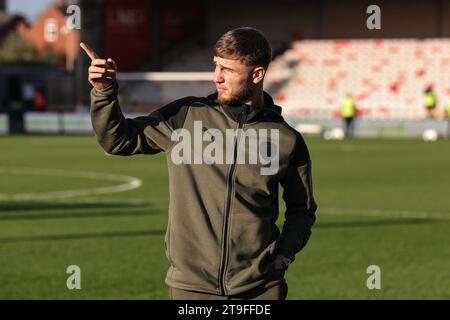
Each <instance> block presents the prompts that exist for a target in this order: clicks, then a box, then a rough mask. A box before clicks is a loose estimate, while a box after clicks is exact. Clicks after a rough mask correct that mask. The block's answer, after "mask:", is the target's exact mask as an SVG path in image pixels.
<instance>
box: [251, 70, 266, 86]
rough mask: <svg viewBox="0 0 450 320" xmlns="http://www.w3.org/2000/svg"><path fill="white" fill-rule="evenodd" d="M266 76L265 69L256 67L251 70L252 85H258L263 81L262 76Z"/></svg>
mask: <svg viewBox="0 0 450 320" xmlns="http://www.w3.org/2000/svg"><path fill="white" fill-rule="evenodd" d="M265 74H266V69H264V68H263V67H256V68H254V69H253V73H252V81H253V83H254V84H259V83H260V82H261V81H263V79H264V75H265Z"/></svg>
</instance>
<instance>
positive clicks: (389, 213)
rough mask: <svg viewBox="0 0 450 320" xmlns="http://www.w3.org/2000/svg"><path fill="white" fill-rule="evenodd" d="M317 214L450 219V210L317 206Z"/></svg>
mask: <svg viewBox="0 0 450 320" xmlns="http://www.w3.org/2000/svg"><path fill="white" fill-rule="evenodd" d="M318 211H319V214H320V213H324V214H329V215H352V216H367V217H390V218H415V219H426V218H436V219H450V212H426V211H409V210H392V209H386V210H383V209H356V208H319V209H318Z"/></svg>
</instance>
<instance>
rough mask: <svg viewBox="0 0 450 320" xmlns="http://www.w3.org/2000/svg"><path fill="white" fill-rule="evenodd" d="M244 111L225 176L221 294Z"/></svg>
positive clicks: (246, 110) (247, 110) (246, 111)
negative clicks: (225, 193)
mask: <svg viewBox="0 0 450 320" xmlns="http://www.w3.org/2000/svg"><path fill="white" fill-rule="evenodd" d="M244 108H245V109H244V111H243V112H242V114H241V116H240V119H239V125H238V127H237V129H238V132H237V135H236V138H235V145H234V150H233V162H232V163H231V167H230V170H229V172H228V178H227V200H226V201H227V202H226V207H225V214H224V218H223V219H224V223H223V229H222V234H223V242H222V262H221V264H220V272H219V292H220V294H221V295H226V294H227V290H226V287H225V272H226V269H227V267H228V224H229V220H230V218H229V216H230V212H231V197H232V196H233V193H234V173H235V171H236V162H237V156H238V147H239V143H240V138H241V133H240V130H239V129H242V128H243V127H244V123H245V121H246V120H247V115H248V113H249V112H250V108H249V107H247V106H244Z"/></svg>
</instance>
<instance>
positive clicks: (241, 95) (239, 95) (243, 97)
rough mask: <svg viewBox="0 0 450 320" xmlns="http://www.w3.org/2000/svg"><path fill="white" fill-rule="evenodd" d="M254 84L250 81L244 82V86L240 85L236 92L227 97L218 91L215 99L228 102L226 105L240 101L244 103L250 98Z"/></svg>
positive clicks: (253, 90)
mask: <svg viewBox="0 0 450 320" xmlns="http://www.w3.org/2000/svg"><path fill="white" fill-rule="evenodd" d="M255 89H256V86H254V85H253V83H251V82H247V83H245V85H244V86H242V87H241V88H240V89H239V91H238V92H236V93H234V94H232V95H231V96H229V97H226V98H225V97H223V96H221V94H220V93H218V94H217V99H218V100H219V102H220V103H222V104H228V105H237V104H241V103H245V102H246V101H248V100H250V98H251V97H252V96H253V94H254V93H255Z"/></svg>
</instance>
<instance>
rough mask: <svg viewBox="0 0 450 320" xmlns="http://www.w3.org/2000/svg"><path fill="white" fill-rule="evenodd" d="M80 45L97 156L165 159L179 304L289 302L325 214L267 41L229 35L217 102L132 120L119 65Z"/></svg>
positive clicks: (217, 59) (171, 280)
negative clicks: (280, 100)
mask: <svg viewBox="0 0 450 320" xmlns="http://www.w3.org/2000/svg"><path fill="white" fill-rule="evenodd" d="M81 46H82V48H83V49H84V50H85V51H86V53H87V54H88V55H89V57H90V58H91V60H92V62H91V66H90V67H89V82H90V83H91V84H92V86H93V87H94V88H93V89H92V91H91V117H92V124H93V128H94V131H95V134H96V137H97V140H98V142H99V143H100V145H101V146H102V147H103V148H104V150H105V151H106V152H108V153H110V154H115V155H133V154H155V153H158V152H161V151H163V152H165V154H166V158H167V163H168V169H169V186H170V187H169V189H170V203H169V218H168V226H167V231H166V237H165V245H166V256H167V259H168V260H169V262H170V268H169V270H168V272H167V276H166V284H167V285H168V286H169V287H170V289H169V294H170V297H171V299H221V300H226V299H285V298H286V295H287V284H286V282H285V279H284V274H285V270H286V269H287V268H288V266H289V264H290V263H291V262H292V261H294V259H295V256H296V254H297V253H298V252H299V251H300V250H301V249H302V248H303V247H304V246H305V245H306V243H307V242H308V240H309V237H310V235H311V227H312V225H313V224H314V222H315V211H316V209H317V206H316V203H315V201H314V197H313V189H312V176H311V160H310V156H309V152H308V149H307V146H306V144H305V142H304V140H303V138H302V136H301V135H300V133H298V132H297V131H295V130H294V129H293V128H291V127H290V126H289V125H288V124H287V123H286V122H285V121H284V119H283V117H282V116H281V108H280V107H278V106H276V105H275V104H274V103H273V100H272V98H271V97H270V96H269V95H268V94H267V93H266V92H264V91H263V81H264V77H265V74H266V71H267V68H268V66H269V63H270V61H271V47H270V44H269V42H268V41H267V39H266V38H265V36H264V35H263V34H262V33H261V32H259V31H258V30H256V29H253V28H238V29H234V30H231V31H228V32H227V33H225V34H224V35H222V36H221V37H220V39H219V40H218V41H217V43H216V44H215V46H214V59H213V60H214V64H215V72H214V83H215V85H216V89H217V92H216V93H214V94H212V95H210V96H207V97H184V98H181V99H179V100H176V101H173V102H171V103H169V104H168V105H166V106H164V107H162V108H160V109H158V110H156V111H155V112H152V113H151V114H149V115H148V116H142V117H137V118H134V119H126V118H125V117H124V116H123V114H122V112H121V110H120V106H119V103H118V100H117V92H118V84H117V82H116V80H115V79H116V72H117V66H116V64H115V62H114V61H113V60H112V59H110V58H108V59H101V58H100V57H98V56H97V55H96V54H95V53H94V52H93V51H92V50H91V49H90V48H89V47H88V46H87V45H85V44H81ZM274 164H276V165H274ZM268 168H269V169H270V170H267V169H268ZM264 169H266V170H264ZM280 185H281V186H282V187H283V199H284V201H285V203H286V212H285V214H284V216H285V221H284V224H283V228H282V230H281V232H280V230H279V229H278V227H277V225H276V220H277V218H278V215H279V208H278V206H279V205H278V188H279V186H280Z"/></svg>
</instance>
